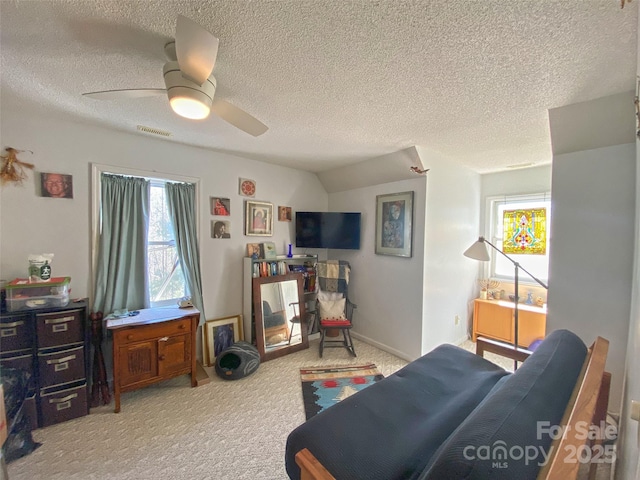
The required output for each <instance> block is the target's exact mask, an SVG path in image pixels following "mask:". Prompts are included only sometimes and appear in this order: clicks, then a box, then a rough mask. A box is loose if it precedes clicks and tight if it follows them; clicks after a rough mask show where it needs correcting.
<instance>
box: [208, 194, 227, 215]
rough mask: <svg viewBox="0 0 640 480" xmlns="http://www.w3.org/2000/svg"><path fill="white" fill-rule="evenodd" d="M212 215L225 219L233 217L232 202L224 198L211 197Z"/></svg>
mask: <svg viewBox="0 0 640 480" xmlns="http://www.w3.org/2000/svg"><path fill="white" fill-rule="evenodd" d="M211 215H220V216H223V217H228V216H229V215H231V200H229V199H228V198H222V197H211Z"/></svg>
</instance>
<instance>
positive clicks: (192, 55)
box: [82, 15, 269, 137]
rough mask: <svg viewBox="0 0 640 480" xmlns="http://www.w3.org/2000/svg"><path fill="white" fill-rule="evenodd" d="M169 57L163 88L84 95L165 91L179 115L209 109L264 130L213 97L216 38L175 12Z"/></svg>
mask: <svg viewBox="0 0 640 480" xmlns="http://www.w3.org/2000/svg"><path fill="white" fill-rule="evenodd" d="M164 52H165V55H166V56H167V58H168V59H169V61H168V62H167V63H165V65H164V67H163V69H162V72H163V76H164V83H165V85H166V87H167V88H134V89H120V90H105V91H101V92H88V93H83V94H82V95H84V96H86V97H91V98H96V99H101V100H111V99H123V98H140V97H149V96H154V95H165V94H166V95H168V97H169V104H170V105H171V108H172V109H173V111H174V112H175V113H177V114H178V115H180V116H182V117H186V118H190V119H194V120H201V119H204V118H207V117H208V116H209V113H210V112H213V113H215V114H216V115H218V116H219V117H220V118H222V119H223V120H225V121H227V122H229V123H230V124H231V125H233V126H235V127H237V128H239V129H240V130H243V131H244V132H247V133H248V134H250V135H253V136H254V137H257V136H259V135H262V134H263V133H264V132H266V131H267V130H268V128H269V127H267V126H266V125H265V124H264V123H262V122H261V121H260V120H258V119H257V118H255V117H253V116H252V115H250V114H248V113H247V112H245V111H244V110H242V109H240V108H238V107H236V106H235V105H232V104H231V103H229V102H227V101H225V100H222V99H219V98H214V95H215V92H216V79H215V78H214V76H213V75H212V74H211V72H212V71H213V67H214V65H215V62H216V56H217V55H218V39H217V38H216V37H214V36H213V35H212V34H211V33H210V32H209V31H207V30H205V29H204V28H203V27H201V26H200V25H198V24H197V23H196V22H194V21H193V20H191V19H189V18H187V17H184V16H182V15H178V21H177V23H176V38H175V40H172V41H170V42H168V43H167V44H166V45H165V46H164Z"/></svg>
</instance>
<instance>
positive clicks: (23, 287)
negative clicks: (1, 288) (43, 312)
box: [5, 277, 71, 312]
mask: <svg viewBox="0 0 640 480" xmlns="http://www.w3.org/2000/svg"><path fill="white" fill-rule="evenodd" d="M70 282H71V277H56V278H52V279H51V281H49V282H35V283H31V282H29V280H27V279H23V278H16V279H15V280H14V281H13V282H11V283H9V284H7V285H6V287H5V289H6V292H7V293H6V295H7V298H6V302H7V311H9V312H17V311H20V310H31V309H34V308H52V307H64V306H65V305H67V304H68V303H69V283H70Z"/></svg>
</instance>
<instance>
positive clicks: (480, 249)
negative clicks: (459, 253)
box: [463, 237, 491, 262]
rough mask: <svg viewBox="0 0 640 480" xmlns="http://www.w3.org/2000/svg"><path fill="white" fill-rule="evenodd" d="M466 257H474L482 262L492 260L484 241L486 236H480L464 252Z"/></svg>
mask: <svg viewBox="0 0 640 480" xmlns="http://www.w3.org/2000/svg"><path fill="white" fill-rule="evenodd" d="M463 255H464V256H465V257H469V258H473V259H474V260H480V261H481V262H488V261H489V260H491V257H490V256H489V251H488V250H487V244H486V243H484V238H483V237H480V238H479V239H478V240H477V241H476V242H474V244H473V245H471V246H470V247H469V248H467V250H466V251H465V252H464V254H463Z"/></svg>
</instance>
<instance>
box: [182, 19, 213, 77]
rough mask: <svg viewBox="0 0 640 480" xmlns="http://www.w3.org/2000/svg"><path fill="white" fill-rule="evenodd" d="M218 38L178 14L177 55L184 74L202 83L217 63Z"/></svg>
mask: <svg viewBox="0 0 640 480" xmlns="http://www.w3.org/2000/svg"><path fill="white" fill-rule="evenodd" d="M218 43H219V42H218V39H217V38H216V37H214V36H213V35H211V33H210V32H209V31H208V30H206V29H204V28H203V27H201V26H200V25H198V24H197V23H196V22H194V21H193V20H191V19H190V18H187V17H184V16H182V15H178V22H177V24H176V57H177V59H178V65H180V70H181V71H182V74H183V75H184V76H186V77H187V78H189V80H192V81H194V82H195V83H197V84H198V85H202V84H203V83H204V82H205V81H206V80H207V78H209V75H211V72H212V71H213V66H214V65H215V63H216V57H217V56H218Z"/></svg>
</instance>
